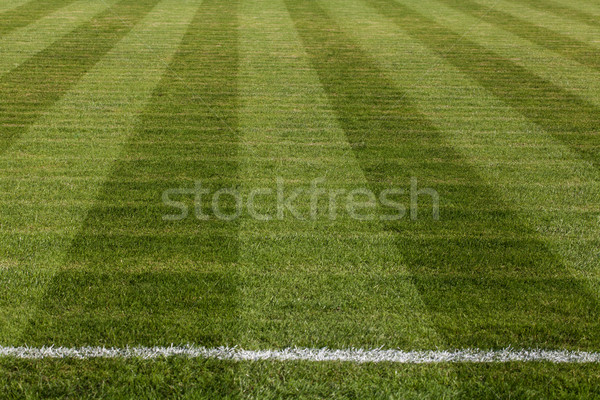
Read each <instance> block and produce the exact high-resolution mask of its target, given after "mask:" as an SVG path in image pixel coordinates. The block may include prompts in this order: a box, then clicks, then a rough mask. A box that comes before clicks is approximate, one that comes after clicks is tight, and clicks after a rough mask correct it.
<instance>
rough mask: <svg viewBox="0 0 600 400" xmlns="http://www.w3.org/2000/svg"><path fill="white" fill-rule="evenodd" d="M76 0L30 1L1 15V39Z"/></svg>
mask: <svg viewBox="0 0 600 400" xmlns="http://www.w3.org/2000/svg"><path fill="white" fill-rule="evenodd" d="M73 1H75V0H30V1H28V2H27V3H25V4H21V5H19V6H17V7H15V8H12V9H10V10H6V11H4V12H3V13H1V14H0V38H1V37H3V36H4V35H6V34H7V33H9V32H10V31H12V30H15V29H18V28H21V27H23V26H26V25H29V24H31V23H32V22H35V21H36V20H38V19H40V18H43V17H44V16H46V15H49V14H51V13H53V12H54V11H56V10H58V9H59V8H61V7H64V6H66V5H69V4H70V3H72V2H73Z"/></svg>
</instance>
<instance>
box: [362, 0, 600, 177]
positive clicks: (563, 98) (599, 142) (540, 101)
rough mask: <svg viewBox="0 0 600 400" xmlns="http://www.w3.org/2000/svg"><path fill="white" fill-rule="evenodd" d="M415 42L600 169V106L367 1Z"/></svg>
mask: <svg viewBox="0 0 600 400" xmlns="http://www.w3.org/2000/svg"><path fill="white" fill-rule="evenodd" d="M367 2H368V4H370V5H372V6H373V7H374V8H375V9H377V10H378V11H379V12H380V13H382V14H383V15H385V16H387V17H389V18H390V19H391V20H392V21H394V22H395V23H396V24H397V25H398V26H399V27H401V28H402V29H403V30H404V31H405V32H407V33H408V34H409V36H411V37H412V38H414V39H415V40H419V41H421V42H422V43H424V44H425V45H427V46H428V47H429V48H431V49H432V50H434V51H435V52H436V53H437V54H438V55H439V56H440V57H442V58H443V59H444V60H446V61H447V62H449V63H450V64H452V65H453V66H455V67H456V68H458V69H459V70H460V71H461V72H463V73H464V74H466V75H468V76H470V77H471V78H472V79H474V80H476V81H477V82H478V83H479V84H480V85H482V86H483V87H485V88H486V89H487V90H489V91H490V92H491V93H493V94H494V95H495V96H497V97H498V98H500V99H501V100H503V101H504V102H506V103H507V104H509V105H511V106H512V107H513V108H515V109H516V110H517V111H519V112H520V113H522V114H523V115H525V116H526V117H527V118H529V119H530V120H531V121H532V122H535V123H536V124H538V125H539V126H540V127H542V128H543V129H544V130H545V131H546V132H548V133H549V134H551V135H554V136H555V137H556V138H558V139H560V140H562V141H564V142H565V143H566V144H567V145H569V146H570V147H571V148H572V149H573V150H575V151H577V152H578V153H579V154H580V156H581V157H582V158H584V159H585V160H587V161H589V162H591V163H592V164H593V165H594V167H595V168H600V164H599V163H600V159H599V152H600V150H599V147H600V137H599V136H598V135H597V134H596V133H597V132H598V130H600V108H598V107H596V106H594V105H592V104H590V103H589V102H587V101H585V100H582V99H581V98H580V97H578V96H576V95H574V94H572V93H570V92H568V91H566V90H564V89H562V88H561V87H559V86H557V85H555V84H553V83H552V82H550V81H548V80H546V79H543V78H540V77H539V76H537V75H535V74H534V73H532V72H530V71H528V70H526V69H525V68H523V67H521V66H519V65H517V64H515V63H514V62H512V61H510V60H508V59H505V58H502V57H500V56H498V55H497V54H495V53H494V52H492V51H489V50H487V49H486V48H484V47H482V46H480V45H478V44H476V43H474V42H472V41H470V40H468V39H467V38H465V37H463V36H461V35H459V34H458V33H456V32H454V31H452V30H450V29H447V28H445V27H444V26H442V25H440V24H438V23H436V22H435V21H434V20H432V19H430V18H428V17H426V16H424V15H423V14H420V13H418V12H416V11H414V10H413V9H412V8H410V7H407V6H405V5H404V4H401V3H399V2H395V1H393V0H367Z"/></svg>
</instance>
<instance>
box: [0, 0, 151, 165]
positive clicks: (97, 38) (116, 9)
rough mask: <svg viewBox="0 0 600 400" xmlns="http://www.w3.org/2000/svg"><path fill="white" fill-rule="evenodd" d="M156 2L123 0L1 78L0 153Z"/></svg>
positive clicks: (149, 0)
mask: <svg viewBox="0 0 600 400" xmlns="http://www.w3.org/2000/svg"><path fill="white" fill-rule="evenodd" d="M156 3H158V0H123V1H121V2H119V3H117V4H115V5H113V6H112V7H110V8H109V9H107V10H106V11H105V12H103V13H102V14H99V15H97V16H95V17H94V18H92V19H91V20H90V21H88V22H87V23H85V24H83V25H81V26H79V27H78V28H77V29H75V30H73V31H72V32H70V33H69V34H68V35H66V36H65V37H63V38H62V39H61V40H59V41H57V42H55V43H54V44H53V45H51V46H50V47H48V48H46V49H45V50H44V51H42V52H40V53H37V54H36V55H35V56H34V57H32V58H30V59H28V60H27V61H26V62H24V63H23V64H21V65H19V66H18V67H17V68H16V69H14V70H13V71H11V72H10V73H8V74H6V75H3V76H2V77H1V78H0V154H2V153H3V152H5V151H6V150H7V149H8V148H9V147H10V146H11V144H12V143H13V142H14V141H15V140H16V139H18V138H19V137H20V136H21V135H22V134H23V133H24V132H25V131H26V130H27V128H28V127H29V126H31V124H33V123H34V122H35V121H36V120H37V119H38V118H39V117H40V116H41V115H42V113H43V112H44V111H45V110H47V109H48V108H50V107H51V106H52V104H54V103H55V102H56V101H57V100H58V99H60V98H61V97H62V96H63V94H64V93H65V92H66V91H67V90H69V89H70V88H71V87H73V86H74V85H75V84H76V83H77V82H78V80H79V79H80V78H81V77H82V76H83V75H84V74H85V73H86V72H88V71H89V70H90V69H91V68H92V67H93V66H94V65H95V64H96V63H97V62H98V61H100V60H101V59H102V57H103V56H104V55H105V54H106V53H107V52H108V51H109V50H110V49H112V48H113V47H114V46H115V44H116V43H117V42H118V41H119V40H121V39H122V38H123V37H124V36H125V35H126V34H127V33H128V32H129V31H130V30H131V29H132V28H133V27H134V26H135V25H136V24H137V23H138V22H139V21H140V20H141V19H142V18H143V17H144V16H145V15H146V14H147V13H148V12H149V11H150V10H151V9H152V8H153V7H154V5H155V4H156Z"/></svg>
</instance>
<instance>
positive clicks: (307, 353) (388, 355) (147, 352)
mask: <svg viewBox="0 0 600 400" xmlns="http://www.w3.org/2000/svg"><path fill="white" fill-rule="evenodd" d="M173 356H178V357H184V358H204V359H216V360H229V361H260V360H273V361H345V362H353V363H378V362H390V363H404V364H431V363H443V362H446V363H467V362H469V363H505V362H531V361H546V362H552V363H600V352H585V351H568V350H540V349H522V350H515V349H511V348H507V349H503V350H479V349H463V350H427V351H403V350H383V349H372V350H365V349H345V350H331V349H327V348H322V349H310V348H297V347H296V348H286V349H280V350H244V349H240V348H238V347H214V348H207V347H199V346H191V345H188V346H170V347H125V348H104V347H71V348H69V347H0V357H13V358H19V359H44V358H74V359H91V358H112V359H131V358H140V359H155V358H163V357H173Z"/></svg>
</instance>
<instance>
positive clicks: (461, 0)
mask: <svg viewBox="0 0 600 400" xmlns="http://www.w3.org/2000/svg"><path fill="white" fill-rule="evenodd" d="M441 1H443V2H444V3H446V4H447V5H449V6H450V7H453V8H455V9H457V10H459V11H462V12H465V13H467V14H471V15H472V16H474V17H475V18H478V19H480V20H483V21H487V22H489V23H491V24H494V25H496V26H498V27H500V28H502V29H504V30H506V31H508V32H512V33H514V34H515V35H517V36H519V37H522V38H523V39H526V40H529V41H531V42H533V43H536V44H538V45H540V46H542V47H545V48H547V49H549V50H552V51H555V52H557V53H559V54H562V55H563V56H565V57H567V58H570V59H572V60H575V61H577V62H579V63H581V64H583V65H586V66H588V67H591V68H594V69H600V50H599V49H598V48H597V47H592V46H589V45H587V44H585V43H584V42H581V41H578V40H575V39H571V38H570V37H568V36H564V35H562V34H560V33H558V32H555V31H553V30H551V29H547V28H544V27H541V26H537V25H535V24H533V23H531V22H528V21H525V20H523V19H521V18H517V17H514V16H512V15H511V14H509V13H506V12H503V11H499V10H496V9H494V8H491V7H486V6H484V5H481V4H479V3H477V2H475V1H471V0H441Z"/></svg>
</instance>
